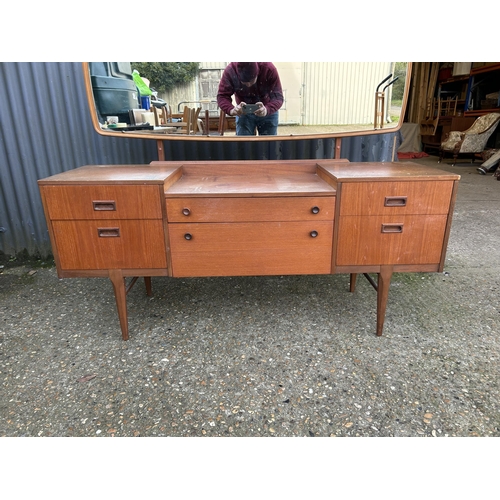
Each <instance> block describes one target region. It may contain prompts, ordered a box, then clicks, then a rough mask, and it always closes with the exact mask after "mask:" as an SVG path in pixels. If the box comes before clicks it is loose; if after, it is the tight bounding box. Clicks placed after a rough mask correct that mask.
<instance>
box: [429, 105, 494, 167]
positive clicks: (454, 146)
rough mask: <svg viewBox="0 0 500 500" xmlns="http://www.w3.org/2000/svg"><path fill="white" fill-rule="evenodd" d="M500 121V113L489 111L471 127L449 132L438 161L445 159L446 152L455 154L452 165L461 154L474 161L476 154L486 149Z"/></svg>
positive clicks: (440, 149) (440, 150) (442, 144)
mask: <svg viewBox="0 0 500 500" xmlns="http://www.w3.org/2000/svg"><path fill="white" fill-rule="evenodd" d="M499 121H500V113H488V114H486V115H483V116H480V117H479V118H478V119H477V120H476V121H475V122H474V123H473V124H472V126H471V127H469V128H468V129H467V130H464V131H463V132H459V131H457V130H452V131H451V132H449V133H448V134H447V135H446V136H445V138H444V140H443V142H442V143H441V147H440V148H439V161H438V163H441V161H443V158H444V157H445V155H446V154H451V155H452V156H453V163H452V165H455V163H456V160H457V159H458V156H459V155H468V156H469V157H471V159H472V161H474V159H475V154H476V153H481V152H482V151H483V150H484V148H485V147H486V143H487V142H488V139H489V138H490V136H491V134H493V132H494V131H495V129H496V127H497V125H498V123H499Z"/></svg>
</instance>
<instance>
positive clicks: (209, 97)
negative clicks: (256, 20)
mask: <svg viewBox="0 0 500 500" xmlns="http://www.w3.org/2000/svg"><path fill="white" fill-rule="evenodd" d="M83 64H84V77H85V80H86V82H85V83H86V89H87V95H88V98H89V107H90V112H91V116H92V120H93V123H94V126H95V128H96V130H97V131H98V132H99V133H102V134H106V135H107V134H112V135H123V134H127V135H129V136H130V135H132V136H141V137H143V138H152V139H153V138H154V139H159V138H161V139H188V138H189V139H193V138H194V139H196V140H210V138H211V137H216V138H217V139H227V140H239V139H242V140H249V139H254V138H258V137H261V138H262V139H264V140H272V139H273V136H258V135H257V136H256V137H252V136H237V135H236V127H235V118H234V117H228V116H226V115H225V114H224V113H221V112H220V109H219V107H218V105H217V91H218V88H219V82H220V80H221V77H222V74H223V71H224V68H225V67H226V66H227V65H228V64H229V63H227V62H200V63H150V62H149V63H129V62H121V63H109V62H108V63H94V62H93V63H83ZM273 64H274V65H275V66H276V69H277V70H278V74H279V77H280V80H281V87H282V92H283V98H284V99H283V105H282V106H281V108H280V110H279V122H278V132H277V136H274V138H276V139H279V140H283V139H287V138H290V139H294V138H296V139H301V138H314V137H335V136H348V135H361V134H373V133H377V131H378V132H389V131H390V130H391V129H395V128H398V127H399V126H400V125H401V123H402V121H403V118H404V111H405V106H406V100H407V94H408V87H409V80H410V73H411V63H407V62H274V63H273ZM134 70H135V71H137V73H138V74H136V75H132V72H133V71H134ZM138 75H140V80H137V77H138ZM134 76H135V78H134ZM143 85H146V86H148V87H149V90H150V91H151V95H150V96H149V100H148V99H147V97H148V96H147V95H143V94H147V93H148V92H147V89H146V90H145V88H144V87H143ZM141 89H142V91H143V92H141ZM145 97H146V99H144V98H145ZM108 122H109V123H108ZM112 122H117V123H112ZM188 123H189V129H188Z"/></svg>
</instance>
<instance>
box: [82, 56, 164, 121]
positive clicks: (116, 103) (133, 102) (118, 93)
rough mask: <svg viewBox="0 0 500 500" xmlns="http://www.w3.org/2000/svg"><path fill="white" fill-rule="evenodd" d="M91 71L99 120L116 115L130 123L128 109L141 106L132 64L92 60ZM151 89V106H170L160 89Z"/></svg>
mask: <svg viewBox="0 0 500 500" xmlns="http://www.w3.org/2000/svg"><path fill="white" fill-rule="evenodd" d="M89 70H90V81H91V82H92V90H93V92H94V100H95V105H96V110H97V116H98V119H99V122H100V123H104V122H105V121H106V117H107V116H117V117H118V121H119V122H123V123H130V114H129V111H130V110H131V109H138V108H140V107H141V106H140V102H141V99H140V97H141V96H140V93H139V90H138V89H137V86H136V84H135V82H134V79H133V78H132V67H131V65H130V63H128V62H91V63H89ZM151 91H152V92H153V94H152V96H151V97H152V99H151V105H152V106H155V107H156V108H161V107H163V106H166V105H167V103H166V101H164V100H163V99H160V98H158V92H156V91H155V90H154V89H151Z"/></svg>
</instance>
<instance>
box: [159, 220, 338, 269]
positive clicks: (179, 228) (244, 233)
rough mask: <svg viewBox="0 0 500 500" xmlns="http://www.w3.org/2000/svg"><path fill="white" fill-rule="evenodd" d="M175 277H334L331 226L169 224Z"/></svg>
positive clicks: (313, 224)
mask: <svg viewBox="0 0 500 500" xmlns="http://www.w3.org/2000/svg"><path fill="white" fill-rule="evenodd" d="M169 237H170V249H171V257H172V273H173V276H176V277H179V276H258V275H280V274H328V273H330V272H331V260H332V239H333V222H326V221H319V222H314V223H311V222H285V223H280V222H260V223H243V222H242V223H218V224H217V223H193V224H169Z"/></svg>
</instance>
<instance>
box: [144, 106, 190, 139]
mask: <svg viewBox="0 0 500 500" xmlns="http://www.w3.org/2000/svg"><path fill="white" fill-rule="evenodd" d="M153 111H154V114H155V124H156V126H157V127H173V128H175V129H177V130H176V132H177V133H183V134H188V135H189V134H190V133H191V131H192V119H193V117H194V114H193V110H192V109H191V108H188V107H187V106H184V112H183V113H182V114H174V115H172V111H171V110H170V107H169V106H168V104H167V105H166V106H163V107H162V108H156V107H154V110H153Z"/></svg>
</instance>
